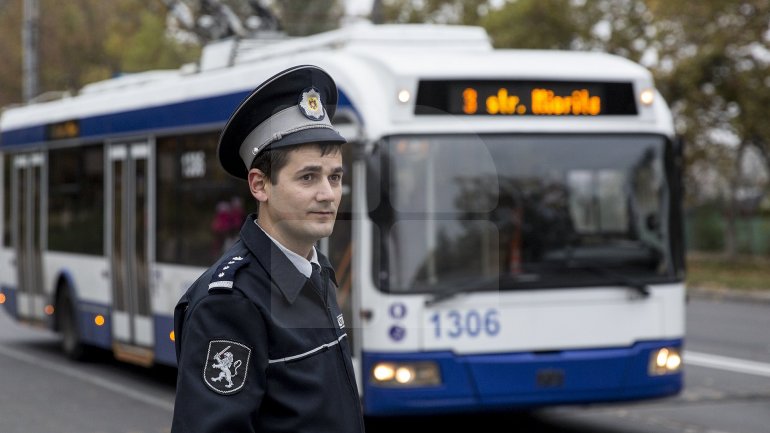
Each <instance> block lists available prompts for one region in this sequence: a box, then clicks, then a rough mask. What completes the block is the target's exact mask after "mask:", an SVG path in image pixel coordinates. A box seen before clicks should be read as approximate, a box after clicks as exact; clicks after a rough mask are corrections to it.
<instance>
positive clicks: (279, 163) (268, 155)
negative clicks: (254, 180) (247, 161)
mask: <svg viewBox="0 0 770 433" xmlns="http://www.w3.org/2000/svg"><path fill="white" fill-rule="evenodd" d="M305 146H316V147H318V148H319V149H321V156H324V155H328V154H330V153H337V152H339V151H340V148H341V147H342V144H340V143H306V144H300V145H297V146H289V147H279V148H277V149H267V150H264V151H262V152H260V153H259V155H257V156H256V158H254V161H252V162H251V167H250V169H251V168H256V169H257V170H259V171H261V172H262V173H264V174H265V177H267V178H269V179H270V183H271V184H273V185H275V184H277V183H278V173H280V171H281V169H283V168H284V167H285V166H286V164H287V163H288V162H289V152H291V151H293V150H297V149H300V148H302V147H305Z"/></svg>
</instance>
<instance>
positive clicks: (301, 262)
mask: <svg viewBox="0 0 770 433" xmlns="http://www.w3.org/2000/svg"><path fill="white" fill-rule="evenodd" d="M254 224H256V225H257V227H259V229H260V230H262V232H263V233H264V234H265V235H267V237H268V238H270V240H271V241H273V243H274V244H276V245H277V246H278V248H279V249H280V250H281V251H283V253H284V254H285V255H286V257H287V258H288V259H289V260H290V261H291V262H292V263H293V264H294V266H295V267H296V268H297V270H298V271H299V272H300V273H301V274H302V275H304V276H305V277H306V278H310V274H311V273H312V272H313V265H312V263H315V264H316V265H318V267H319V268H320V267H321V264H320V263H318V253H317V252H316V250H315V246H313V249H312V250H310V260H308V259H307V258H305V257H302V256H300V255H299V254H297V253H295V252H294V251H292V250H290V249H288V248H286V247H285V246H283V245H282V244H281V243H280V242H278V241H277V240H276V239H275V238H274V237H272V236H270V234H268V233H267V232H266V231H265V230H264V229H263V228H262V227H260V225H259V223H257V220H254Z"/></svg>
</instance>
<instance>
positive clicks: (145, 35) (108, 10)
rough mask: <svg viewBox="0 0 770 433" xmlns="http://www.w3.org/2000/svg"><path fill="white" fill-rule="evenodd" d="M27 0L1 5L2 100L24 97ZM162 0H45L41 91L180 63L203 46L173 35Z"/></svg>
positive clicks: (4, 102) (70, 87) (72, 89)
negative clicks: (23, 25)
mask: <svg viewBox="0 0 770 433" xmlns="http://www.w3.org/2000/svg"><path fill="white" fill-rule="evenodd" d="M21 4H22V2H21V0H7V1H5V2H4V3H3V8H2V9H0V25H1V26H2V27H0V32H2V36H3V37H2V38H0V55H2V56H3V57H2V58H3V59H4V64H5V67H4V68H1V69H0V105H2V106H5V105H8V104H10V103H17V102H20V101H21V22H22V8H21ZM165 15H166V8H165V6H164V5H163V3H162V2H161V1H160V0H110V1H103V0H69V1H67V2H59V1H56V0H41V2H40V27H39V31H40V34H39V40H40V48H39V49H40V52H39V67H40V70H39V77H40V92H41V93H46V92H52V91H70V92H76V91H77V90H78V89H80V88H81V87H82V86H83V85H85V84H87V83H89V82H93V81H98V80H103V79H107V78H110V77H112V76H115V75H118V74H122V73H126V72H136V71H141V70H147V69H156V68H176V67H179V66H180V65H181V64H183V63H185V62H188V61H190V60H192V59H194V58H196V57H197V54H198V50H199V49H198V47H197V46H191V45H189V44H184V43H181V42H178V41H176V40H174V39H172V38H170V37H168V36H167V32H166V28H165Z"/></svg>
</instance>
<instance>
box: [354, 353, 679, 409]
mask: <svg viewBox="0 0 770 433" xmlns="http://www.w3.org/2000/svg"><path fill="white" fill-rule="evenodd" d="M681 346H682V340H681V339H677V340H665V341H646V342H640V343H637V344H634V345H633V346H631V347H627V348H615V349H584V350H568V351H562V352H554V353H547V354H536V353H509V354H489V355H462V356H461V355H456V354H453V353H451V352H425V353H419V352H418V353H400V354H399V353H368V352H365V353H364V354H363V372H364V373H363V374H362V376H363V381H364V411H365V413H366V414H367V415H401V414H429V413H437V412H455V411H483V410H498V409H510V408H517V407H518V408H523V407H535V406H545V405H554V404H575V403H583V402H604V401H618V400H635V399H643V398H652V397H663V396H668V395H673V394H676V393H678V392H679V391H680V390H681V389H682V383H683V380H682V376H683V375H682V373H681V371H680V372H679V373H676V374H670V375H663V376H649V375H648V368H649V362H650V354H651V353H652V352H653V350H655V349H658V348H661V347H680V348H681ZM379 361H390V362H408V361H412V362H414V361H434V362H436V363H437V364H438V365H439V368H440V370H441V378H442V381H443V383H442V384H441V385H439V386H434V387H419V388H411V389H410V388H395V387H382V386H376V385H374V384H373V383H372V379H371V374H370V372H371V369H372V367H373V365H374V364H375V363H376V362H379ZM544 370H551V371H558V372H561V373H562V374H563V382H561V383H559V382H556V383H553V384H552V386H542V384H541V385H538V383H537V376H538V372H542V371H544Z"/></svg>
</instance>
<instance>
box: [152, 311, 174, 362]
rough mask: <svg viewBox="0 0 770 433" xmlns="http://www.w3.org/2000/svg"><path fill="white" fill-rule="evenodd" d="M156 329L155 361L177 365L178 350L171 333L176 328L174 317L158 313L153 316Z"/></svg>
mask: <svg viewBox="0 0 770 433" xmlns="http://www.w3.org/2000/svg"><path fill="white" fill-rule="evenodd" d="M153 329H154V330H155V362H157V363H159V364H164V365H169V366H172V367H176V350H175V349H174V342H173V341H171V338H169V337H170V334H171V331H173V330H174V317H173V316H164V315H158V314H156V315H155V316H154V317H153Z"/></svg>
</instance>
